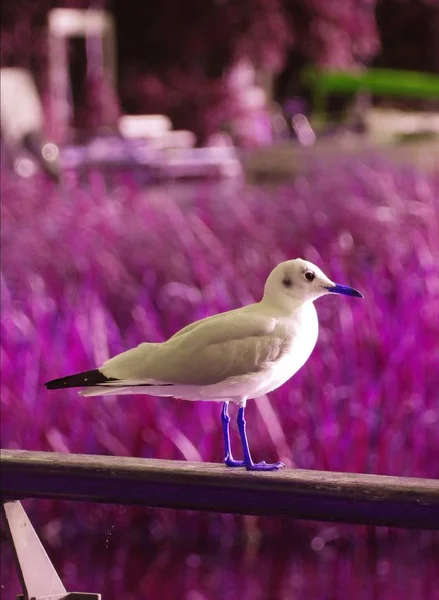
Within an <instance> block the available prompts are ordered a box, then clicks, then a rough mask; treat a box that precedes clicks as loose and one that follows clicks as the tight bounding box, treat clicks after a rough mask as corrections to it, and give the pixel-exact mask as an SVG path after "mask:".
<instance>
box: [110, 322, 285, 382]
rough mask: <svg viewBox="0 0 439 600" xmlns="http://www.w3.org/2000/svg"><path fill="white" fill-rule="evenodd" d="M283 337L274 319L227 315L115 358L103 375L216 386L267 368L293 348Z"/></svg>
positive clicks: (124, 378)
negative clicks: (161, 342) (215, 384)
mask: <svg viewBox="0 0 439 600" xmlns="http://www.w3.org/2000/svg"><path fill="white" fill-rule="evenodd" d="M279 329H280V330H281V331H279ZM277 330H278V331H277ZM283 333H284V330H283V328H282V327H280V328H279V327H278V322H277V320H276V319H275V318H272V317H268V316H265V315H262V314H257V313H255V312H252V313H251V312H244V311H234V312H233V313H224V314H222V315H218V318H212V319H208V320H205V321H201V322H199V324H198V326H197V327H194V328H193V329H190V330H189V331H187V333H184V334H182V335H180V336H178V337H176V338H171V339H170V340H168V342H165V343H164V344H141V345H140V346H138V347H137V348H134V349H133V350H129V351H128V352H125V353H123V354H120V355H118V356H116V357H114V358H113V359H110V360H109V361H107V362H106V363H105V364H104V365H103V367H101V368H100V371H101V372H102V373H104V375H106V376H107V377H114V378H116V379H119V380H121V382H122V381H126V380H130V382H133V381H136V382H137V383H138V384H139V383H149V384H152V385H157V384H164V383H166V384H183V385H198V386H204V385H212V384H214V383H218V382H220V381H224V380H225V379H228V378H230V377H238V376H241V375H248V374H251V373H256V372H259V371H261V370H263V369H264V368H266V367H267V365H269V364H270V363H272V362H273V361H275V360H276V359H277V358H279V356H281V355H282V354H283V352H284V351H285V350H286V349H287V347H288V342H289V340H288V336H286V335H282V334H283ZM152 346H155V348H152Z"/></svg>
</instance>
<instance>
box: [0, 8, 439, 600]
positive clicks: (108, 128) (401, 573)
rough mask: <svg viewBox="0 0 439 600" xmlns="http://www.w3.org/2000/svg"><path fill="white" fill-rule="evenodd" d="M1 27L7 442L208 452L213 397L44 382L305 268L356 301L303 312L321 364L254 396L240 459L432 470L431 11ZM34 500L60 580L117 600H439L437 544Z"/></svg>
mask: <svg viewBox="0 0 439 600" xmlns="http://www.w3.org/2000/svg"><path fill="white" fill-rule="evenodd" d="M1 16H2V19H1V42H0V43H1V146H2V152H1V179H2V181H1V184H2V258H3V260H2V279H1V286H2V289H1V297H2V315H1V326H2V338H1V352H2V354H1V359H2V373H1V377H2V390H1V391H2V393H1V443H2V447H3V448H11V449H12V448H17V449H27V450H44V451H56V452H77V453H91V454H109V455H122V456H140V457H153V458H167V459H179V460H194V461H201V460H207V461H215V462H219V461H221V460H222V458H223V456H222V453H223V448H222V434H221V427H220V418H219V417H220V415H219V411H220V407H219V406H217V405H216V404H211V403H185V402H182V401H177V400H173V399H155V398H149V397H145V396H139V397H136V396H132V397H130V396H126V397H121V398H117V397H109V398H98V399H88V398H80V397H78V396H77V394H76V391H75V390H72V391H65V392H64V391H63V392H61V391H59V392H50V393H49V392H47V391H46V390H45V388H44V387H43V382H44V381H47V380H49V379H52V378H54V377H58V376H62V375H64V374H68V373H73V372H76V371H81V370H87V369H90V368H93V367H94V366H95V365H96V364H99V363H101V362H102V361H104V360H105V359H107V358H108V357H109V356H111V355H113V354H115V353H118V352H120V351H123V350H125V349H127V348H130V347H131V346H134V345H136V344H138V343H139V342H141V341H145V340H146V341H161V340H164V339H166V338H167V337H168V336H169V335H171V334H173V333H174V332H175V331H177V330H178V329H179V328H180V327H182V326H184V325H185V324H187V323H189V322H190V321H192V320H195V319H200V318H202V317H205V316H208V315H210V314H213V313H216V312H218V311H225V310H229V309H232V308H235V307H238V306H241V305H242V304H245V303H249V302H252V301H254V300H259V299H260V297H261V293H262V287H263V283H264V281H265V278H266V276H267V274H268V273H269V271H270V270H271V269H272V267H273V266H275V265H276V264H277V263H278V262H280V261H282V260H285V259H289V258H295V257H298V256H301V257H304V258H307V259H308V260H310V261H312V262H314V263H316V264H318V265H319V266H320V267H321V268H322V269H323V270H324V271H325V272H326V273H327V274H328V276H329V277H331V278H332V279H334V280H336V281H340V282H343V283H346V284H348V285H352V286H354V287H356V288H358V289H360V290H361V291H362V292H363V293H364V295H365V300H364V301H363V302H355V303H354V302H352V303H351V302H348V301H346V302H337V301H336V300H334V299H330V298H327V299H324V300H322V301H319V302H318V303H317V310H318V313H319V317H320V322H321V332H320V336H319V341H318V344H317V347H316V349H315V350H314V353H313V355H312V357H311V359H310V360H309V361H308V363H307V364H306V366H305V367H304V368H303V369H302V370H301V371H300V372H299V373H298V374H297V375H296V376H295V377H294V378H293V379H292V380H291V381H290V382H288V383H287V384H285V385H284V386H283V387H282V388H280V389H279V390H277V391H275V392H273V393H272V394H270V396H269V397H263V398H260V399H259V400H258V401H256V402H252V403H249V406H248V422H249V437H250V443H251V445H252V448H253V452H254V455H255V459H258V460H259V456H261V457H263V458H265V459H266V460H270V461H274V460H278V459H280V460H282V461H284V462H285V463H286V464H287V466H289V467H292V466H297V467H300V468H306V469H328V470H335V471H346V472H361V473H379V474H388V475H401V476H413V477H430V478H438V477H439V433H438V431H439V369H438V364H439V343H438V340H439V2H438V1H437V0H376V1H375V0H337V1H329V0H185V1H183V0H162V1H161V2H158V3H156V2H143V1H141V0H131V2H121V1H119V0H114V1H110V0H108V1H107V2H105V1H103V0H102V1H100V2H87V1H82V2H81V1H76V2H75V1H74V0H71V1H67V0H66V1H65V2H62V1H58V2H56V1H54V0H38V1H37V0H15V1H14V2H3V3H2V6H1ZM233 435H236V431H234V432H233ZM24 504H25V508H26V509H27V510H28V513H29V515H30V517H31V520H32V521H33V523H34V525H35V527H36V528H37V531H38V532H39V533H40V534H41V538H42V540H43V543H44V545H45V547H46V549H47V552H48V554H49V555H50V557H51V559H52V560H53V563H54V565H55V567H56V569H57V570H58V572H59V573H60V575H61V578H62V579H63V582H64V584H65V586H66V587H67V589H69V590H72V591H84V592H99V593H102V594H103V598H105V600H112V599H118V600H135V599H136V600H137V599H139V598H145V599H146V598H154V599H159V598H160V599H163V600H171V599H176V600H180V599H187V600H216V599H220V598H221V599H226V600H228V599H231V600H234V599H235V598H238V597H239V598H242V600H247V599H248V600H265V599H267V600H293V599H294V600H300V599H301V598H307V599H308V600H314V599H328V600H329V599H334V600H338V599H352V598H361V599H364V600H366V599H374V600H376V599H380V600H381V599H383V600H384V599H386V600H393V599H394V598H398V599H403V600H404V599H407V600H434V599H437V598H439V575H438V570H437V556H438V554H437V553H438V549H439V548H438V547H439V538H438V536H437V534H436V533H434V532H428V531H423V532H421V531H409V530H407V531H405V530H392V529H388V528H368V527H360V526H348V525H337V524H329V523H328V524H326V523H307V522H300V521H291V520H286V519H268V518H256V517H243V516H232V515H219V514H197V513H190V512H183V511H171V510H166V511H165V510H163V511H160V510H150V509H146V508H145V509H144V508H129V507H124V506H100V505H85V504H80V503H73V502H72V503H68V502H58V501H50V502H49V501H38V502H36V501H35V502H25V503H24ZM2 535H4V534H3V533H2ZM3 541H4V539H3V538H2V542H3ZM0 559H1V566H2V569H1V586H2V588H1V589H2V592H4V593H5V598H13V597H14V594H16V593H19V591H20V588H19V584H18V580H17V577H16V575H15V574H14V571H13V569H12V558H11V552H10V549H9V548H8V547H7V545H5V544H2V552H1V555H0Z"/></svg>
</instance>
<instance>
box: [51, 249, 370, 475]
mask: <svg viewBox="0 0 439 600" xmlns="http://www.w3.org/2000/svg"><path fill="white" fill-rule="evenodd" d="M329 293H335V294H344V295H346V296H357V297H360V298H362V297H363V296H362V294H361V293H360V292H358V291H357V290H355V289H353V288H350V287H347V286H344V285H339V284H336V283H334V282H333V281H331V280H330V279H328V277H327V276H326V275H325V274H324V273H323V272H322V271H321V270H320V269H319V268H318V267H316V266H315V265H313V264H312V263H310V262H308V261H306V260H303V259H300V258H297V259H295V260H289V261H286V262H283V263H281V264H279V265H278V266H277V267H275V269H273V271H272V272H271V273H270V275H269V277H268V279H267V281H266V283H265V288H264V295H263V298H262V300H261V301H260V302H256V303H254V304H249V305H248V306H244V307H242V308H238V309H236V310H231V311H228V312H225V313H220V314H217V315H214V316H211V317H207V318H205V319H201V320H199V321H195V322H194V323H191V324H190V325H187V326H186V327H184V328H183V329H181V330H180V331H178V332H177V333H176V334H175V335H173V336H172V337H171V338H169V340H167V341H166V342H162V343H143V344H140V345H139V346H137V347H136V348H133V349H132V350H128V351H127V352H123V353H121V354H118V355H117V356H114V357H113V358H110V359H109V360H107V361H106V362H104V364H103V365H102V366H101V367H99V368H98V369H94V370H91V371H85V372H83V373H77V374H75V375H70V376H67V377H63V378H61V379H55V380H53V381H49V382H47V383H46V384H45V385H46V387H47V388H48V389H59V388H68V387H85V388H86V389H85V390H83V391H81V392H80V394H81V395H82V396H103V395H106V394H115V393H116V394H150V395H154V396H174V397H177V398H183V399H186V400H216V401H221V402H224V405H223V409H222V415H221V420H222V425H223V432H224V443H225V463H226V465H227V466H230V467H241V466H244V467H246V469H248V470H257V471H271V470H275V469H278V468H279V467H282V466H284V465H283V463H280V462H277V463H274V464H266V463H265V462H261V463H254V462H253V460H252V457H251V454H250V449H249V445H248V441H247V435H246V422H245V419H244V410H245V406H246V402H247V400H248V399H249V398H257V397H259V396H262V395H263V394H267V393H268V392H271V391H273V390H275V389H276V388H278V387H279V386H281V385H282V384H283V383H285V382H286V381H288V379H290V378H291V377H292V376H293V375H294V374H295V373H296V372H297V371H298V370H299V369H300V367H302V366H303V365H304V364H305V362H306V361H307V360H308V358H309V356H310V354H311V352H312V350H313V348H314V346H315V344H316V341H317V335H318V319H317V313H316V310H315V308H314V304H313V302H314V300H316V299H317V298H319V297H320V296H324V295H325V294H329ZM229 401H232V402H235V403H236V404H238V406H239V411H238V420H237V422H238V429H239V433H240V438H241V443H242V448H243V452H244V459H243V460H235V459H234V458H233V455H232V451H231V446H230V433H229V424H230V417H229V414H228V404H229Z"/></svg>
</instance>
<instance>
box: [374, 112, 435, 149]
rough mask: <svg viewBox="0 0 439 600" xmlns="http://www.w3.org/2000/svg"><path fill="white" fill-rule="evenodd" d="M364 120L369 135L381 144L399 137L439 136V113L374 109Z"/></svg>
mask: <svg viewBox="0 0 439 600" xmlns="http://www.w3.org/2000/svg"><path fill="white" fill-rule="evenodd" d="M364 118H365V123H366V127H367V131H368V133H369V135H370V136H371V137H372V138H373V139H375V140H378V141H381V142H382V141H391V140H392V138H394V137H395V136H398V135H407V136H410V135H414V134H418V133H432V134H434V133H436V134H438V135H439V113H434V112H407V111H402V110H396V109H385V108H372V109H370V110H368V111H367V112H366V114H365V117H364Z"/></svg>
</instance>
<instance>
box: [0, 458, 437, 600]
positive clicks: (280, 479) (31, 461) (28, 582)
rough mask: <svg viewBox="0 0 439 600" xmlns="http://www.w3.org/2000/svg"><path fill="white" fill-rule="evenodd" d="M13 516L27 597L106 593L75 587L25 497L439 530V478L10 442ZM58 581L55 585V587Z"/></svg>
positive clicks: (8, 497) (7, 476)
mask: <svg viewBox="0 0 439 600" xmlns="http://www.w3.org/2000/svg"><path fill="white" fill-rule="evenodd" d="M0 466H1V471H0V476H1V488H2V494H3V498H2V501H3V519H4V523H5V526H6V530H7V531H8V534H9V538H10V540H11V544H12V548H13V550H14V554H15V558H16V563H17V565H18V568H19V575H20V579H21V582H22V585H23V590H24V599H25V600H31V599H32V598H34V599H37V600H43V599H44V598H47V597H49V596H50V600H86V599H88V600H99V599H100V596H99V594H89V595H87V594H82V595H81V594H70V595H69V594H67V592H66V590H65V588H64V586H63V585H62V583H61V580H60V579H59V577H58V575H57V573H56V571H55V569H54V567H53V565H52V563H51V562H50V560H49V558H48V557H47V555H46V553H45V551H44V548H43V546H42V544H41V542H40V540H39V539H38V536H37V534H36V533H35V531H34V529H33V528H32V525H31V523H30V521H29V519H28V518H27V516H26V513H25V512H24V510H23V507H22V506H21V503H20V499H24V498H60V499H63V500H76V501H85V502H105V503H109V504H137V505H142V506H145V507H156V508H173V509H183V510H186V509H187V510H201V511H210V512H223V513H239V514H251V515H265V516H274V517H278V516H288V517H290V518H293V519H311V520H316V521H335V522H346V523H362V524H368V525H384V526H394V527H408V528H419V529H439V481H435V480H432V479H416V478H409V477H388V476H383V475H366V474H357V473H332V472H327V471H307V470H303V469H284V470H281V471H277V472H272V473H256V472H249V471H246V470H245V469H238V470H237V469H228V468H227V467H225V466H224V465H223V464H212V463H201V462H200V463H194V462H184V461H171V460H152V459H142V458H127V457H117V456H100V455H99V456H98V455H93V456H89V455H81V454H57V453H52V452H28V451H23V450H2V451H1V454H0ZM48 582H51V585H52V587H50V590H49V589H48V588H49V583H48Z"/></svg>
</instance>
